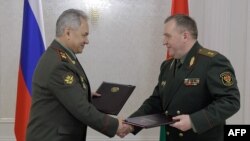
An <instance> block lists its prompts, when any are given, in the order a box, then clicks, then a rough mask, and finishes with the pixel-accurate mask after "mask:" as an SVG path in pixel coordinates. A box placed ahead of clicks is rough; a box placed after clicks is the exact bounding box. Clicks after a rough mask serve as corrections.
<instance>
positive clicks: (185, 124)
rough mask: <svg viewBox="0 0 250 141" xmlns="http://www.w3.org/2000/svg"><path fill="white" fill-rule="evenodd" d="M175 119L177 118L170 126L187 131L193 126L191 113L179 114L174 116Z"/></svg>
mask: <svg viewBox="0 0 250 141" xmlns="http://www.w3.org/2000/svg"><path fill="white" fill-rule="evenodd" d="M173 120H177V122H175V123H173V124H171V125H170V126H172V127H174V128H177V129H179V130H181V131H187V130H189V129H191V128H192V124H191V120H190V117H189V115H179V116H175V117H173Z"/></svg>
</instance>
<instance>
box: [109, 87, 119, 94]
mask: <svg viewBox="0 0 250 141" xmlns="http://www.w3.org/2000/svg"><path fill="white" fill-rule="evenodd" d="M119 90H120V88H119V87H112V88H111V92H112V93H116V92H118V91H119Z"/></svg>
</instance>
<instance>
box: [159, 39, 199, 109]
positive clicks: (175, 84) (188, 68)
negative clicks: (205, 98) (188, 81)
mask: <svg viewBox="0 0 250 141" xmlns="http://www.w3.org/2000/svg"><path fill="white" fill-rule="evenodd" d="M199 48H200V45H199V44H198V42H196V43H195V44H194V46H193V47H192V49H191V50H190V51H189V53H188V54H187V57H186V59H185V61H184V63H183V65H182V67H181V68H180V69H179V70H178V72H177V73H176V74H175V77H174V78H173V77H172V78H171V77H170V78H169V80H170V81H172V80H173V81H172V84H171V85H170V87H169V88H168V89H166V90H165V92H164V93H166V94H167V98H165V102H164V109H165V110H166V109H167V107H168V105H169V104H170V102H171V100H172V99H173V97H174V96H175V95H176V92H177V91H178V90H179V88H180V86H181V84H183V83H184V79H185V78H187V77H188V75H189V74H190V73H191V72H192V71H193V69H194V67H195V61H196V59H197V52H198V50H199Z"/></svg>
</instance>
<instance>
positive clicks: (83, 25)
mask: <svg viewBox="0 0 250 141" xmlns="http://www.w3.org/2000/svg"><path fill="white" fill-rule="evenodd" d="M80 27H81V30H83V31H86V32H88V31H89V25H88V21H87V20H85V19H81V25H80Z"/></svg>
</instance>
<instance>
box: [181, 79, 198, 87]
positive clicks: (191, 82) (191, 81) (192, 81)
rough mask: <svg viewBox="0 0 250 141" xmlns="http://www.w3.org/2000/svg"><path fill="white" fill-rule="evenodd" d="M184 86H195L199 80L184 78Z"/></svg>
mask: <svg viewBox="0 0 250 141" xmlns="http://www.w3.org/2000/svg"><path fill="white" fill-rule="evenodd" d="M184 84H185V85H186V86H196V85H198V84H200V78H186V79H184Z"/></svg>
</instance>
